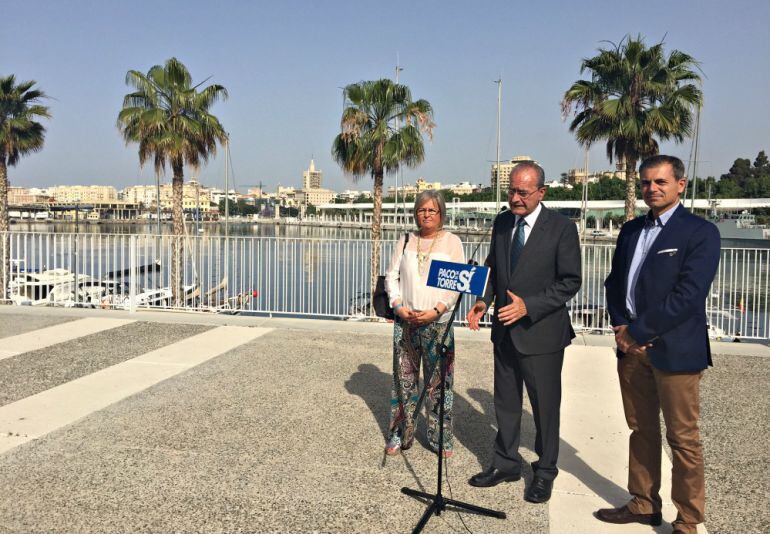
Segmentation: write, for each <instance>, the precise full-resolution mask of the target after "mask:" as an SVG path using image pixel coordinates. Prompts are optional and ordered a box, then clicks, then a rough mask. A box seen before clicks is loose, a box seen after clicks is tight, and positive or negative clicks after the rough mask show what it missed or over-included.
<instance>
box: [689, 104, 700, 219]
mask: <svg viewBox="0 0 770 534" xmlns="http://www.w3.org/2000/svg"><path fill="white" fill-rule="evenodd" d="M700 109H701V107H700V105H699V106H698V111H697V112H696V114H695V141H694V142H695V149H694V150H693V160H692V197H690V211H694V210H695V195H696V194H697V192H698V144H699V141H700Z"/></svg>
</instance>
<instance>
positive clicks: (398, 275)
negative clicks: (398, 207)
mask: <svg viewBox="0 0 770 534" xmlns="http://www.w3.org/2000/svg"><path fill="white" fill-rule="evenodd" d="M417 240H418V234H416V233H414V232H412V233H411V234H409V242H408V243H407V244H406V249H405V250H404V236H403V235H402V236H401V238H400V239H399V240H398V243H396V246H395V247H393V255H392V256H391V258H390V267H389V268H388V271H387V273H385V289H386V290H387V292H388V298H389V299H390V305H391V306H392V305H393V303H394V302H395V301H397V300H400V301H401V304H403V305H404V306H406V307H408V308H411V309H413V310H419V311H422V310H430V309H433V307H434V306H437V305H438V304H443V305H444V306H446V312H444V314H443V315H442V316H441V317H439V318H438V319H437V322H440V323H443V322H446V321H448V320H449V316H450V315H451V313H452V308H453V307H454V305H455V303H456V302H457V297H458V293H455V292H454V291H447V290H445V289H438V288H435V287H428V286H427V285H426V283H427V281H428V271H429V270H430V260H444V261H453V262H457V263H465V251H464V250H463V245H462V241H460V238H459V237H457V236H456V235H454V234H453V233H451V232H446V231H442V232H441V233H440V234H439V235H438V237H437V238H434V239H424V238H420V239H419V241H420V250H421V251H422V253H423V254H427V253H428V251H430V256H429V257H428V259H426V260H425V262H424V264H423V267H422V272H420V269H419V268H418V261H417ZM434 240H435V241H436V242H435V243H433V241H434ZM402 250H404V253H403V255H402V254H401V251H402Z"/></svg>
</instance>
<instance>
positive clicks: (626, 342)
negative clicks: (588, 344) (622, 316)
mask: <svg viewBox="0 0 770 534" xmlns="http://www.w3.org/2000/svg"><path fill="white" fill-rule="evenodd" d="M612 329H613V330H614V331H615V344H616V345H617V346H618V350H619V351H620V352H623V353H625V354H630V355H632V356H644V355H645V354H647V349H648V348H650V347H652V343H647V344H646V345H640V344H639V343H637V342H636V340H635V339H634V338H633V337H631V334H629V333H628V325H627V324H623V325H620V326H613V327H612Z"/></svg>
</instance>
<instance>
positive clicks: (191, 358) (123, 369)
mask: <svg viewBox="0 0 770 534" xmlns="http://www.w3.org/2000/svg"><path fill="white" fill-rule="evenodd" d="M271 330H272V328H247V327H243V326H222V327H219V328H214V329H212V330H208V331H206V332H203V333H202V334H198V335H195V336H192V337H189V338H187V339H184V340H182V341H179V342H177V343H173V344H171V345H168V346H166V347H163V348H160V349H157V350H154V351H152V352H148V353H147V354H143V355H141V356H137V357H136V358H134V359H132V360H128V361H125V362H122V363H119V364H116V365H113V366H111V367H107V368H106V369H102V370H100V371H97V372H95V373H93V374H90V375H87V376H84V377H82V378H78V379H77V380H73V381H71V382H67V383H66V384H62V385H60V386H57V387H55V388H52V389H49V390H47V391H43V392H41V393H38V394H37V395H32V396H30V397H27V398H25V399H22V400H19V401H17V402H14V403H12V404H8V405H6V406H3V407H0V454H2V453H4V452H6V451H8V450H10V449H12V448H14V447H17V446H19V445H21V444H23V443H26V442H28V441H31V440H34V439H37V438H39V437H41V436H43V435H45V434H48V433H49V432H52V431H54V430H56V429H58V428H61V427H63V426H65V425H68V424H71V423H73V422H75V421H77V420H78V419H81V418H83V417H85V416H87V415H89V414H91V413H93V412H95V411H97V410H101V409H103V408H105V407H107V406H109V405H110V404H113V403H115V402H118V401H120V400H123V399H125V398H126V397H128V396H130V395H133V394H135V393H138V392H140V391H142V390H144V389H147V388H148V387H150V386H152V385H154V384H157V383H158V382H161V381H163V380H165V379H167V378H171V377H172V376H174V375H176V374H179V373H181V372H182V371H185V370H186V369H189V368H191V367H195V366H196V365H200V364H201V363H203V362H205V361H208V360H210V359H212V358H215V357H217V356H219V355H221V354H224V353H225V352H227V351H229V350H232V349H234V348H236V347H238V346H240V345H243V344H244V343H247V342H249V341H251V340H253V339H255V338H257V337H260V336H262V335H264V334H266V333H268V332H270V331H271Z"/></svg>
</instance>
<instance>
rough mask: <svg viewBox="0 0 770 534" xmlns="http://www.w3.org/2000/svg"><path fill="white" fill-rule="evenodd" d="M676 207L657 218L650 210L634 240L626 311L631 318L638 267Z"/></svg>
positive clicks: (634, 307)
mask: <svg viewBox="0 0 770 534" xmlns="http://www.w3.org/2000/svg"><path fill="white" fill-rule="evenodd" d="M678 207H679V205H678V204H677V205H676V206H674V207H673V208H671V209H670V210H667V211H666V212H664V213H662V214H661V216H660V217H658V218H657V219H652V218H651V216H652V212H650V213H649V214H648V215H647V217H646V219H645V221H644V223H645V224H644V229H642V235H640V236H639V240H638V241H637V242H636V248H635V249H634V257H633V258H632V259H631V267H630V268H629V269H628V286H627V287H626V311H627V312H628V315H629V316H630V317H631V319H636V297H635V296H634V291H635V290H636V282H637V281H638V280H639V269H640V268H641V266H642V264H643V263H644V259H645V258H646V257H647V253H648V252H649V251H650V249H651V248H652V245H653V243H655V240H656V239H657V238H658V235H659V234H660V231H661V230H663V227H664V226H665V225H666V223H667V222H668V220H669V219H670V218H671V216H672V215H673V214H674V212H675V211H676V209H677V208H678Z"/></svg>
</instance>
